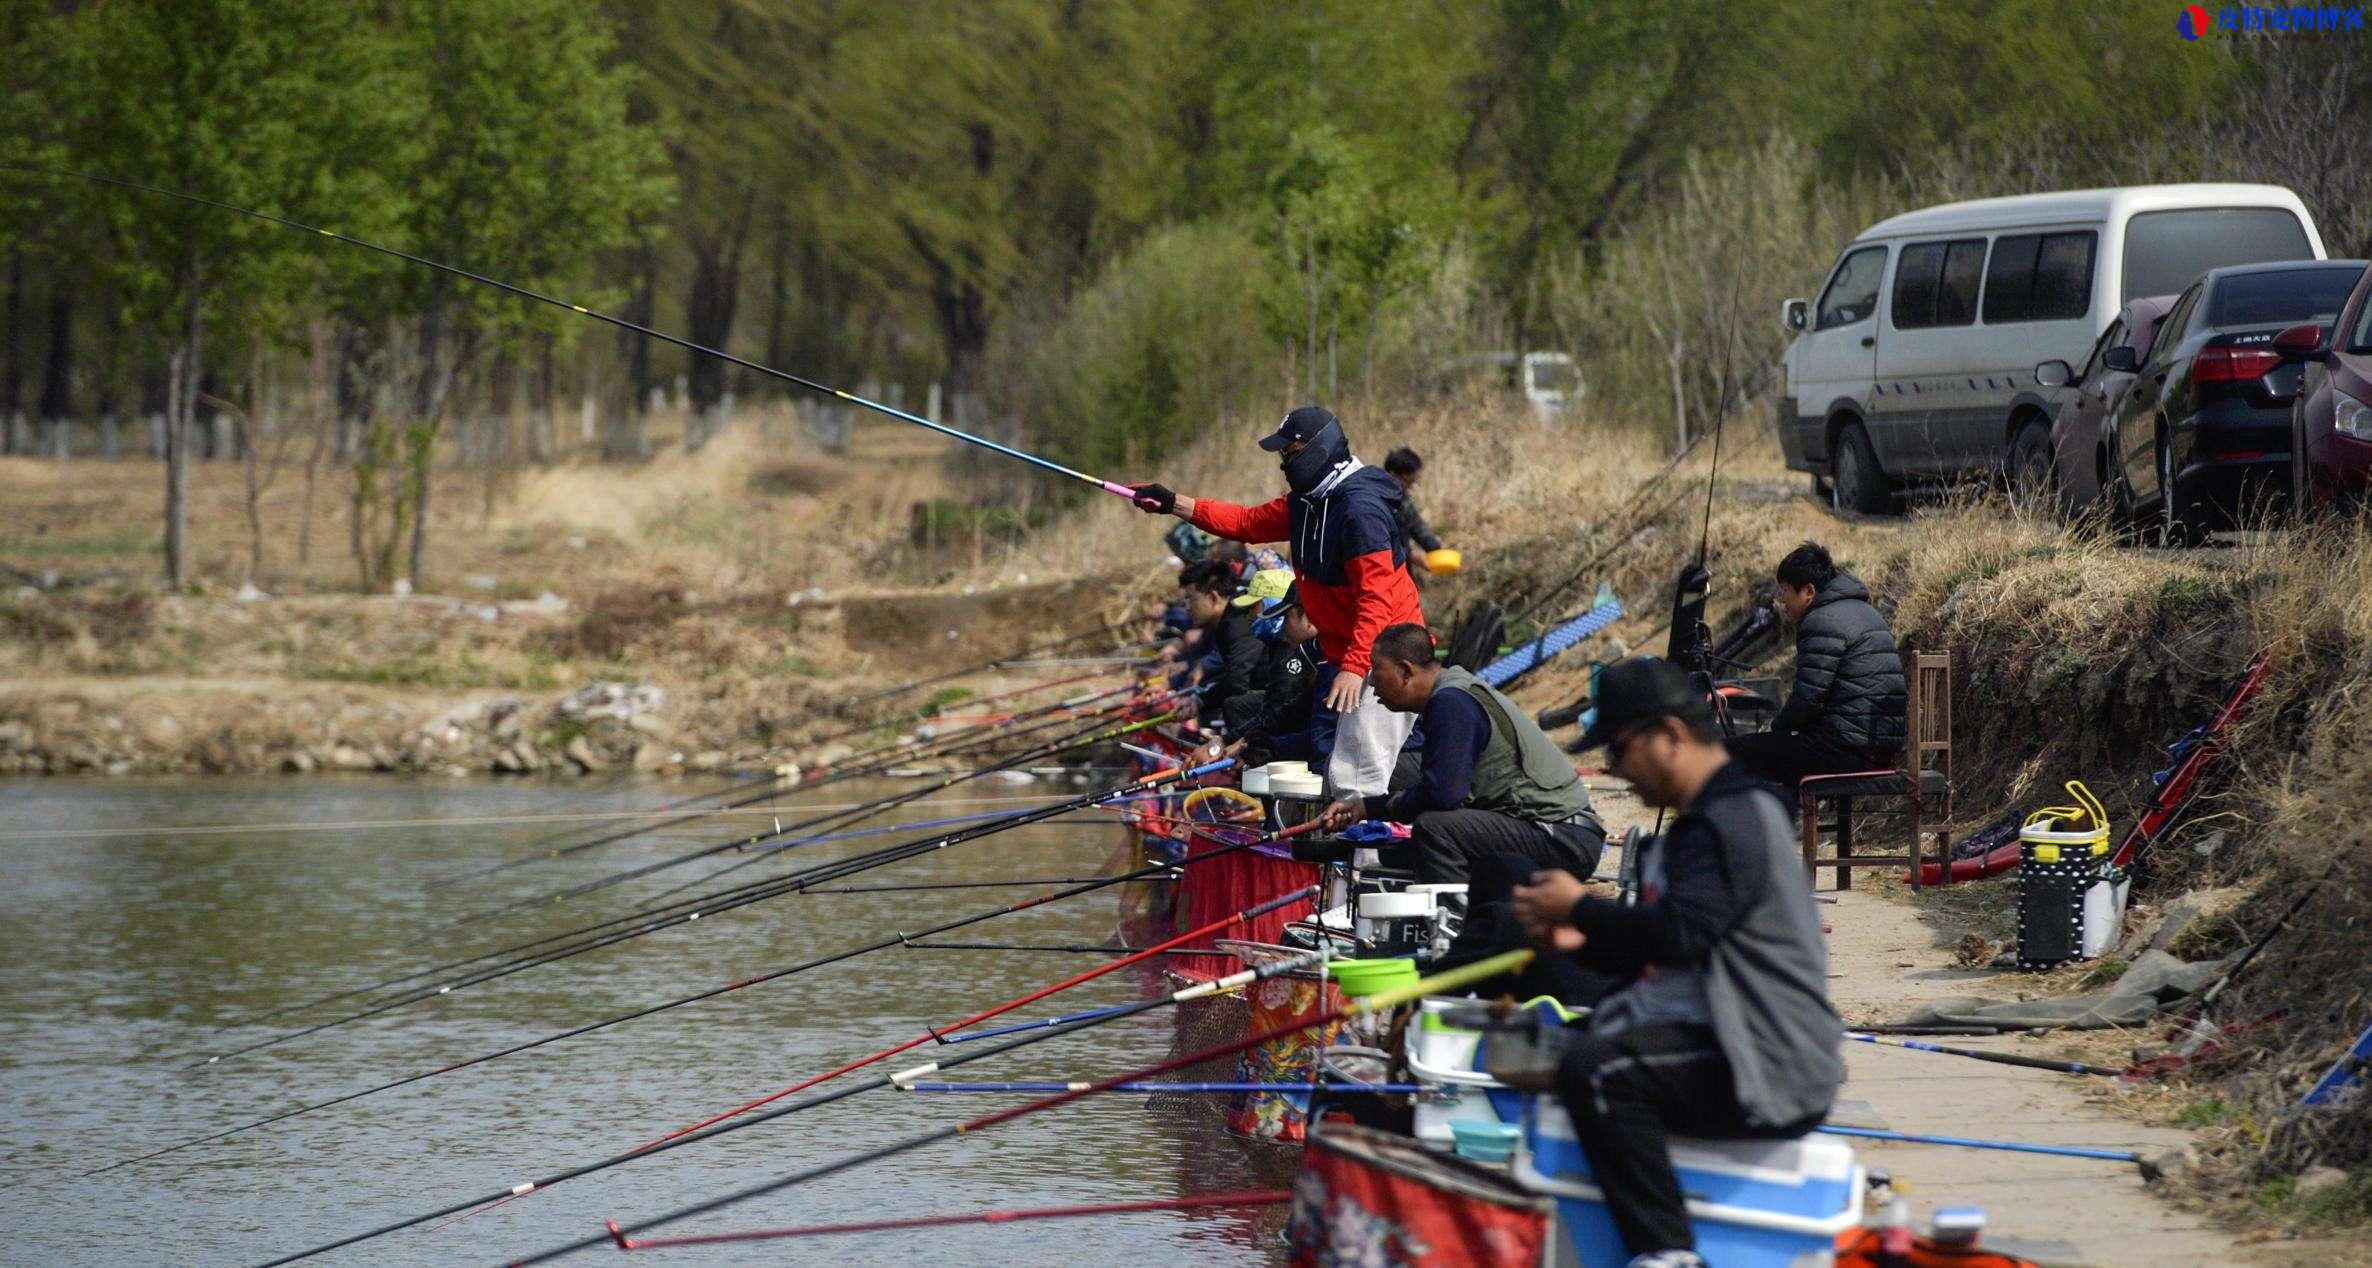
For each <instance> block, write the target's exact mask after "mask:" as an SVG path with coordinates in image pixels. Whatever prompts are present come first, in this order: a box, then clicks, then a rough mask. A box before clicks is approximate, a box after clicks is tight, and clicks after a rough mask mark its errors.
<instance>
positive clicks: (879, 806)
mask: <svg viewBox="0 0 2372 1268" xmlns="http://www.w3.org/2000/svg"><path fill="white" fill-rule="evenodd" d="M1089 742H1091V743H1092V742H1094V741H1092V740H1091V741H1089ZM1056 751H1060V750H1059V749H1058V750H1056ZM1024 760H1027V759H1026V758H1025V759H1024ZM961 782H963V781H962V780H960V779H955V780H949V781H946V782H945V783H943V784H942V785H940V789H941V790H943V789H945V788H948V787H953V786H954V785H955V784H957V783H961ZM921 791H922V792H923V794H924V795H927V794H928V793H929V792H931V791H933V790H931V789H924V790H921ZM901 799H902V800H903V801H910V800H913V797H912V796H909V795H907V794H895V795H893V796H892V797H884V798H877V799H875V800H873V801H869V802H860V803H857V804H856V805H855V806H852V807H847V809H849V810H853V811H865V812H868V813H880V812H881V811H882V810H885V809H889V808H891V803H893V802H901ZM1069 800H1070V801H1074V802H1075V801H1077V800H1078V799H1077V798H1071V799H1069ZM1016 813H1018V814H1028V813H1032V812H1028V811H1021V812H1007V814H1008V815H1010V814H1016ZM829 821H830V817H826V818H824V819H816V820H810V821H809V823H810V824H816V823H825V822H829ZM778 826H779V825H778ZM791 830H792V831H796V830H798V829H796V828H794V829H791ZM765 840H767V837H766V836H765V834H759V835H757V836H752V837H749V838H747V839H746V841H745V842H741V843H739V844H748V845H753V846H754V845H757V844H759V843H761V842H763V841H765ZM858 857H864V856H858ZM786 875H798V874H797V873H792V874H786ZM776 879H777V880H780V879H781V878H776ZM770 883H772V882H756V883H754V884H753V885H745V886H736V887H732V888H730V889H726V890H721V891H716V892H713V893H707V894H701V895H698V896H696V897H693V898H686V899H679V900H677V901H675V902H672V903H662V904H657V905H651V904H646V905H645V906H643V907H641V908H638V909H635V910H633V911H629V912H626V913H625V914H622V915H618V916H613V917H611V918H609V919H606V920H600V921H596V922H594V923H592V924H589V925H580V926H578V927H576V928H573V929H567V930H563V931H561V932H558V933H553V934H547V935H545V936H543V937H540V938H533V939H530V940H528V941H526V942H518V943H513V944H511V945H509V946H505V947H499V948H496V949H495V950H492V951H484V952H480V953H478V954H475V955H470V956H465V957H462V958H460V959H456V960H448V961H445V962H443V963H440V964H434V965H430V966H428V967H426V968H421V969H414V970H412V971H410V972H407V973H402V974H398V975H396V976H394V977H390V978H383V979H381V980H379V981H376V982H372V983H369V984H366V985H363V986H356V987H349V988H347V989H345V990H340V991H334V992H332V993H330V994H327V995H322V996H317V997H315V998H313V999H309V1000H305V1001H303V1002H301V1003H296V1004H290V1005H286V1006H283V1007H281V1008H276V1009H273V1010H272V1011H270V1012H268V1013H264V1014H262V1015H260V1016H258V1017H256V1018H254V1019H253V1020H254V1021H255V1022H262V1021H269V1020H271V1019H273V1018H276V1017H283V1016H286V1015H288V1014H290V1013H296V1012H303V1011H306V1010H308V1009H312V1008H315V1007H318V1006H320V1005H323V1004H328V1003H334V1002H336V1001H338V1000H341V999H351V998H353V997H355V996H358V995H370V994H375V993H378V992H380V991H383V990H388V989H391V988H394V987H397V986H401V985H403V984H405V983H407V982H418V981H420V980H421V979H424V978H432V977H438V976H440V975H443V974H448V973H453V972H456V971H458V970H461V969H465V968H468V967H469V966H471V965H473V964H484V963H486V962H488V961H491V960H500V959H502V958H503V957H506V956H512V957H520V958H521V959H514V960H511V961H509V962H508V963H511V964H517V963H520V962H521V960H523V959H533V958H534V957H532V956H529V955H528V954H527V953H529V952H534V951H536V950H537V949H538V948H547V949H549V948H553V944H555V943H568V942H571V940H583V939H591V938H596V937H599V936H601V935H602V931H604V930H610V931H615V930H618V929H620V928H621V927H623V926H628V925H637V924H639V925H640V926H641V928H640V932H651V931H653V930H656V929H659V928H665V927H668V925H670V924H672V923H674V921H672V920H671V919H669V918H670V917H678V916H688V917H689V918H691V919H698V918H699V917H700V915H701V914H703V913H702V911H701V910H700V909H701V908H702V907H703V906H705V905H706V904H708V903H710V902H711V901H715V900H721V899H724V898H731V897H736V896H739V895H741V894H743V893H746V892H749V891H750V890H751V889H753V888H757V887H760V886H764V885H766V884H770ZM765 896H767V897H771V896H773V895H771V894H768V895H765ZM719 910H722V909H721V908H720V909H719ZM705 914H712V915H713V914H715V913H714V912H713V911H711V912H707V913H705ZM618 940H622V939H618ZM603 945H608V944H607V943H604V944H603ZM542 954H551V952H550V951H549V950H547V951H545V952H543V953H542ZM476 980H483V979H476ZM469 984H470V983H469V982H466V981H455V982H447V983H445V984H444V986H445V987H446V988H457V987H458V986H462V985H469ZM414 989H415V990H416V991H425V992H426V993H428V994H442V993H444V991H443V990H438V989H433V988H427V987H421V988H414ZM224 1055H233V1054H224ZM207 1064H211V1062H208V1063H207Z"/></svg>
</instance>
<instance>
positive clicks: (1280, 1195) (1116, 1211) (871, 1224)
mask: <svg viewBox="0 0 2372 1268" xmlns="http://www.w3.org/2000/svg"><path fill="white" fill-rule="evenodd" d="M1292 1200H1293V1191H1292V1190H1290V1189H1259V1190H1249V1191H1245V1192H1241V1193H1206V1194H1201V1195H1198V1196H1195V1197H1188V1198H1154V1199H1149V1200H1146V1201H1142V1202H1093V1203H1088V1204H1086V1205H1081V1206H1044V1207H1036V1208H1033V1209H1030V1210H1021V1211H978V1212H974V1213H972V1214H969V1215H923V1216H916V1217H914V1218H911V1219H902V1220H867V1221H865V1222H863V1223H859V1224H810V1225H808V1226H807V1227H805V1228H769V1229H763V1230H760V1231H758V1232H753V1233H707V1234H703V1235H701V1236H698V1237H660V1238H654V1239H652V1240H650V1241H636V1240H634V1239H633V1238H631V1237H628V1236H626V1235H625V1234H624V1233H622V1232H618V1231H617V1229H616V1221H614V1220H613V1221H611V1225H612V1227H611V1234H612V1238H613V1240H615V1241H616V1242H617V1244H618V1249H619V1250H671V1249H674V1248H677V1247H682V1246H721V1245H726V1244H730V1243H735V1242H766V1241H778V1240H780V1239H782V1238H786V1237H824V1236H829V1235H831V1234H834V1233H883V1232H891V1231H895V1230H898V1229H909V1228H946V1227H948V1226H950V1225H956V1224H1010V1223H1013V1222H1014V1221H1017V1220H1064V1219H1076V1218H1079V1217H1082V1216H1088V1215H1133V1214H1136V1213H1138V1212H1141V1211H1198V1210H1204V1209H1207V1208H1209V1207H1214V1206H1281V1205H1283V1204H1285V1203H1287V1202H1290V1201H1292Z"/></svg>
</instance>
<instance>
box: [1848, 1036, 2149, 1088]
mask: <svg viewBox="0 0 2372 1268" xmlns="http://www.w3.org/2000/svg"><path fill="white" fill-rule="evenodd" d="M1845 1037H1846V1038H1847V1039H1850V1040H1852V1041H1854V1042H1855V1043H1867V1044H1876V1045H1878V1046H1879V1047H1882V1048H1909V1049H1911V1050H1913V1051H1915V1052H1935V1053H1941V1054H1943V1055H1944V1056H1947V1057H1967V1058H1969V1059H1971V1060H1974V1061H1990V1062H1992V1063H1994V1064H1995V1065H2014V1066H2023V1067H2025V1068H2026V1069H2029V1070H2049V1071H2051V1072H2052V1073H2054V1074H2092V1075H2101V1076H2105V1077H2109V1078H2114V1077H2116V1076H2117V1075H2120V1074H2123V1073H2124V1071H2123V1070H2104V1069H2102V1068H2100V1067H2099V1066H2096V1065H2085V1064H2084V1063H2083V1062H2081V1061H2052V1060H2049V1059H2047V1058H2043V1057H2023V1056H2020V1055H2018V1054H2017V1053H2015V1052H1987V1051H1985V1050H1984V1049H1982V1048H1953V1047H1947V1046H1946V1045H1944V1044H1940V1043H1921V1042H1920V1041H1918V1040H1916V1039H1890V1038H1881V1037H1879V1036H1877V1035H1872V1034H1864V1033H1862V1032H1861V1031H1857V1030H1848V1031H1846V1032H1845Z"/></svg>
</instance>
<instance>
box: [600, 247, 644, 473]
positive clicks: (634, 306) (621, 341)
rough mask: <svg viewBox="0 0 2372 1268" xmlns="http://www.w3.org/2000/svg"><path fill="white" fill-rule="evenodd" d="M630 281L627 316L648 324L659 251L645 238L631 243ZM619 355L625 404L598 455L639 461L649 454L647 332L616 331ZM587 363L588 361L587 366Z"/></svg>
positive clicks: (605, 432) (604, 432) (606, 431)
mask: <svg viewBox="0 0 2372 1268" xmlns="http://www.w3.org/2000/svg"><path fill="white" fill-rule="evenodd" d="M629 259H630V261H631V268H632V270H633V273H632V281H631V282H630V284H629V286H630V289H629V290H628V292H627V295H626V312H625V317H626V320H628V321H630V322H633V323H634V324H635V325H638V326H648V325H650V324H651V314H652V309H653V307H654V304H653V298H652V297H653V294H654V292H656V291H657V289H658V272H659V262H658V252H657V251H656V250H655V249H654V248H653V247H652V245H651V243H650V240H649V239H648V238H645V239H644V240H643V241H641V242H638V243H636V244H635V246H634V250H633V251H632V253H631V254H630V256H629ZM618 357H619V359H620V360H622V361H624V362H625V363H626V402H625V408H624V409H623V410H622V411H619V412H618V413H617V414H616V415H615V416H614V417H613V418H612V419H611V420H610V424H609V426H607V427H605V428H603V429H602V436H601V456H602V457H604V458H606V459H609V460H610V461H612V462H617V461H621V460H634V461H639V460H641V459H643V458H646V457H649V456H650V454H649V450H648V449H647V447H646V445H645V438H646V436H647V434H648V433H647V431H646V428H647V426H648V424H647V422H646V421H645V420H644V417H643V411H644V410H645V409H647V408H649V406H648V402H649V400H650V397H651V340H650V337H649V336H647V335H640V334H636V333H635V332H634V331H631V330H620V331H619V332H618ZM589 365H590V363H588V366H589ZM592 373H593V372H592V370H591V369H590V368H588V369H587V370H586V377H587V390H588V391H590V390H591V377H592Z"/></svg>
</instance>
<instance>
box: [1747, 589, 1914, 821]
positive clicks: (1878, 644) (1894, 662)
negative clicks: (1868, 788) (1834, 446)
mask: <svg viewBox="0 0 2372 1268" xmlns="http://www.w3.org/2000/svg"><path fill="white" fill-rule="evenodd" d="M1777 577H1778V582H1779V593H1778V600H1777V607H1778V608H1779V614H1780V616H1781V617H1783V618H1784V619H1785V620H1786V621H1787V623H1788V624H1790V625H1793V626H1795V686H1794V687H1793V688H1792V689H1790V690H1789V691H1788V693H1787V703H1785V704H1783V705H1781V706H1780V708H1779V713H1778V716H1776V717H1774V718H1772V719H1771V727H1770V729H1769V730H1767V731H1764V732H1762V733H1760V734H1757V735H1739V736H1733V737H1731V739H1730V741H1729V750H1730V756H1731V757H1733V758H1735V759H1737V761H1738V764H1739V765H1741V766H1744V767H1745V768H1746V769H1748V770H1750V771H1752V772H1754V773H1755V774H1757V775H1760V776H1762V777H1763V778H1764V779H1767V780H1770V781H1771V782H1772V783H1774V784H1778V785H1780V786H1781V787H1784V788H1793V787H1795V786H1796V784H1797V783H1798V782H1800V781H1802V780H1803V779H1804V777H1805V776H1808V775H1837V774H1846V773H1849V772H1853V771H1874V770H1887V769H1889V768H1891V767H1892V766H1893V765H1894V762H1895V759H1896V758H1897V757H1899V756H1900V755H1901V754H1902V749H1903V743H1904V739H1905V733H1906V732H1905V726H1904V714H1905V710H1906V701H1907V698H1908V697H1907V693H1906V691H1905V689H1904V683H1903V658H1902V653H1901V651H1900V650H1899V649H1897V648H1896V647H1895V644H1894V631H1892V630H1890V629H1888V628H1887V627H1886V618H1885V617H1883V616H1881V615H1879V613H1878V609H1876V608H1874V607H1872V606H1870V590H1869V587H1868V586H1865V585H1863V584H1862V583H1861V579H1860V578H1858V577H1856V576H1854V575H1853V574H1852V573H1849V572H1842V571H1839V570H1838V568H1837V565H1836V561H1835V560H1833V559H1831V558H1830V557H1829V553H1828V551H1827V549H1825V548H1824V547H1822V546H1820V545H1819V544H1818V543H1815V542H1805V543H1804V544H1802V545H1800V546H1798V547H1796V548H1795V549H1794V550H1791V551H1789V552H1787V557H1786V558H1785V559H1782V560H1780V561H1779V567H1778V569H1777Z"/></svg>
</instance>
